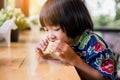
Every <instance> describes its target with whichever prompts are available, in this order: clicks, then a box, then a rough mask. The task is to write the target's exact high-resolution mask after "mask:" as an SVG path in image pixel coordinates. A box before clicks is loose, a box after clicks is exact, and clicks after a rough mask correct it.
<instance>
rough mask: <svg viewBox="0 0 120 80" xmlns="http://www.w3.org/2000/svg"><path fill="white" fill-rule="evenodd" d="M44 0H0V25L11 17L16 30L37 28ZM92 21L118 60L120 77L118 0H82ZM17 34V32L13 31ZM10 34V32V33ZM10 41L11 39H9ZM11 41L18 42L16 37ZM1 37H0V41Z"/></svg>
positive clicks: (119, 0) (96, 30) (119, 8)
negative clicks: (13, 19) (14, 18)
mask: <svg viewBox="0 0 120 80" xmlns="http://www.w3.org/2000/svg"><path fill="white" fill-rule="evenodd" d="M45 1H46V0H0V26H2V24H3V23H4V22H5V21H6V20H8V19H11V18H13V17H16V20H15V23H16V25H17V26H18V31H19V32H20V33H21V32H23V31H27V30H30V31H33V30H36V29H37V30H39V31H40V32H42V28H41V25H40V23H39V12H40V9H41V7H42V5H43V4H44V2H45ZM83 2H84V3H85V5H86V6H87V8H88V10H89V12H90V14H91V17H92V19H93V22H94V27H95V32H96V33H98V34H100V35H101V36H102V37H103V38H104V40H105V41H106V42H107V43H108V45H109V46H110V48H111V49H112V51H113V52H114V53H115V56H116V58H117V61H118V73H119V74H117V76H118V78H119V77H120V64H119V63H120V59H119V56H120V0H83ZM14 34H17V33H14ZM11 35H12V34H11ZM11 41H12V40H11ZM13 41H16V42H19V40H18V39H13ZM1 42H3V39H2V38H0V43H1Z"/></svg>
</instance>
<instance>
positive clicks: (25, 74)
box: [0, 31, 80, 80]
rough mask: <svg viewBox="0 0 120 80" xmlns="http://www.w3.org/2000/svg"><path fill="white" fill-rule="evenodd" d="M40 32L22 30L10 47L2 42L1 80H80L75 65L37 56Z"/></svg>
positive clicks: (0, 52) (0, 50) (0, 56)
mask: <svg viewBox="0 0 120 80" xmlns="http://www.w3.org/2000/svg"><path fill="white" fill-rule="evenodd" d="M33 33H34V34H33ZM40 34H41V33H39V35H38V33H35V32H32V31H25V32H22V33H21V34H20V41H19V42H14V43H13V42H12V43H11V47H10V48H7V47H6V46H5V43H0V80H80V78H79V76H78V74H77V72H76V70H75V68H74V66H71V65H65V64H62V63H60V62H58V61H53V60H52V61H51V60H44V59H42V58H38V57H37V56H36V52H35V45H36V42H37V40H39V38H40V37H42V35H40ZM34 35H35V36H34ZM36 36H37V37H36ZM38 36H39V37H38Z"/></svg>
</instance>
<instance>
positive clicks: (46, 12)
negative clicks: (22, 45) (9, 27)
mask: <svg viewBox="0 0 120 80" xmlns="http://www.w3.org/2000/svg"><path fill="white" fill-rule="evenodd" d="M40 23H41V25H42V26H43V28H44V30H45V33H46V38H45V39H44V40H42V41H41V42H40V44H39V45H38V47H37V49H36V50H37V53H39V55H40V56H43V51H44V50H45V49H46V47H47V45H48V42H53V43H54V44H52V45H51V49H52V50H54V51H55V53H54V54H55V55H56V56H58V58H59V59H60V60H61V61H63V62H66V63H68V64H71V65H73V66H75V67H76V69H77V71H78V72H79V75H80V77H81V79H82V80H114V79H115V72H116V60H115V57H114V55H113V53H112V52H111V51H110V49H109V48H108V46H107V44H106V43H105V42H104V40H103V39H102V38H101V37H100V36H98V35H97V34H95V33H94V32H93V22H92V20H91V17H90V15H89V12H88V10H87V8H86V6H85V5H84V3H83V2H82V1H81V0H47V1H46V3H45V4H44V5H43V7H42V9H41V12H40Z"/></svg>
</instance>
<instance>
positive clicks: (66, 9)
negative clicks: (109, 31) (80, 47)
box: [40, 0, 93, 38]
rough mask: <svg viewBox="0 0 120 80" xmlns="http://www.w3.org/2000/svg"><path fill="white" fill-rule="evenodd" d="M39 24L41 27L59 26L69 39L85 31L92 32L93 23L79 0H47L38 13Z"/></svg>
mask: <svg viewBox="0 0 120 80" xmlns="http://www.w3.org/2000/svg"><path fill="white" fill-rule="evenodd" d="M40 22H41V25H42V26H43V27H44V26H58V25H59V26H60V27H61V28H62V30H63V32H66V34H67V36H68V37H71V38H75V37H76V36H77V35H81V34H82V33H83V32H84V31H85V30H86V29H90V30H93V22H92V20H91V17H90V15H89V12H88V10H87V8H86V6H85V5H84V3H83V2H82V1H81V0H47V2H46V3H45V4H44V5H43V7H42V9H41V12H40Z"/></svg>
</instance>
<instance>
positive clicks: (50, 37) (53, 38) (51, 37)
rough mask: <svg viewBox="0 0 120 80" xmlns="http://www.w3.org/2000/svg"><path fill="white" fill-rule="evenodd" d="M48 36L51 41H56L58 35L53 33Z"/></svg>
mask: <svg viewBox="0 0 120 80" xmlns="http://www.w3.org/2000/svg"><path fill="white" fill-rule="evenodd" d="M48 38H49V40H50V41H54V40H55V38H56V37H55V35H54V34H52V33H51V34H49V35H48Z"/></svg>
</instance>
